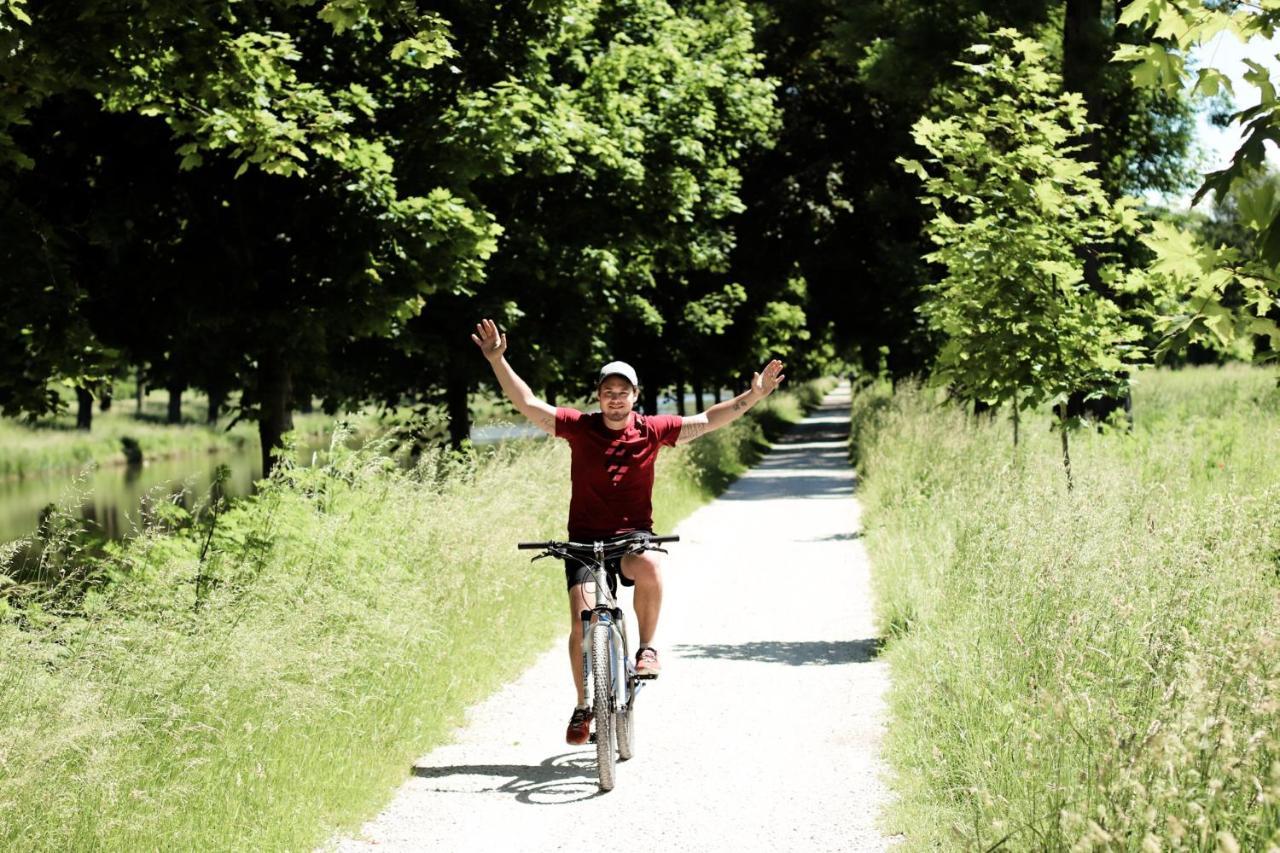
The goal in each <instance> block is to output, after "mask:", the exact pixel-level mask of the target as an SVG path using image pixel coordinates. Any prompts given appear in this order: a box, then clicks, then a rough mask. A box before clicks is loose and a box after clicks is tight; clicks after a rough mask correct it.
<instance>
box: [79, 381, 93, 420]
mask: <svg viewBox="0 0 1280 853" xmlns="http://www.w3.org/2000/svg"><path fill="white" fill-rule="evenodd" d="M76 403H77V407H76V429H83V430H88V429H90V428H91V427H92V426H93V395H92V394H90V393H89V389H88V388H85V387H84V386H81V385H77V386H76Z"/></svg>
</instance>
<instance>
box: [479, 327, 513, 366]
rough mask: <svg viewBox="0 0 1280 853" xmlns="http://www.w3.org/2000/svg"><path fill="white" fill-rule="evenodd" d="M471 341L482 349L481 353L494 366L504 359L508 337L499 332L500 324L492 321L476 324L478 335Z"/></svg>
mask: <svg viewBox="0 0 1280 853" xmlns="http://www.w3.org/2000/svg"><path fill="white" fill-rule="evenodd" d="M471 340H473V341H475V342H476V346H478V347H480V352H482V353H484V357H485V358H487V359H488V360H489V363H490V364H493V363H495V362H497V361H498V359H500V358H502V354H503V353H505V352H506V351H507V336H506V335H504V334H502V332H499V331H498V324H497V323H495V322H493V321H492V320H481V321H480V322H479V323H476V333H475V334H474V335H472V336H471Z"/></svg>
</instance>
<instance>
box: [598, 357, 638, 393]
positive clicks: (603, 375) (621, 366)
mask: <svg viewBox="0 0 1280 853" xmlns="http://www.w3.org/2000/svg"><path fill="white" fill-rule="evenodd" d="M610 376H621V377H622V378H623V379H625V380H627V381H628V382H630V383H631V384H632V385H634V386H636V387H637V388H639V387H640V380H639V379H637V378H636V369H635V368H634V367H632V366H631V365H629V364H627V363H626V362H625V361H611V362H609V363H608V364H606V365H605V366H604V367H602V368H600V378H599V379H597V380H596V385H599V384H600V383H601V382H603V381H605V380H606V379H608V378H609V377H610Z"/></svg>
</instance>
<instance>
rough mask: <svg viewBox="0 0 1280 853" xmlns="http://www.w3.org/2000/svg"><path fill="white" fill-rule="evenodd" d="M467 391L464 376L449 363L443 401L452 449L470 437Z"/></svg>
mask: <svg viewBox="0 0 1280 853" xmlns="http://www.w3.org/2000/svg"><path fill="white" fill-rule="evenodd" d="M467 391H468V388H467V379H466V377H465V376H464V375H462V373H461V371H460V370H458V368H456V367H453V366H452V365H451V366H450V368H449V375H448V376H447V377H446V379H445V389H444V403H445V408H446V409H447V411H448V414H449V444H450V446H452V447H453V449H454V450H457V449H458V448H460V447H462V442H463V441H464V440H466V439H467V438H470V437H471V406H470V404H469V402H468V400H467Z"/></svg>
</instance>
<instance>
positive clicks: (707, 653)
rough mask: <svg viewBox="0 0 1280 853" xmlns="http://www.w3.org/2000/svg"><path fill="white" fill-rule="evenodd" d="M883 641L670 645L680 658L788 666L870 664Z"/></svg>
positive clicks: (760, 641)
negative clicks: (755, 662) (742, 661)
mask: <svg viewBox="0 0 1280 853" xmlns="http://www.w3.org/2000/svg"><path fill="white" fill-rule="evenodd" d="M883 646H884V642H883V641H882V640H879V639H866V640H830V641H827V640H814V641H783V640H758V641H755V642H749V643H704V644H699V645H693V644H684V645H676V646H672V647H671V650H672V651H673V652H675V653H676V654H678V655H679V656H680V657H682V658H717V659H720V660H744V661H757V662H760V663H781V664H787V665H788V666H838V665H840V664H849V663H870V662H871V661H873V660H875V659H876V658H877V657H878V656H879V655H880V650H881V648H883Z"/></svg>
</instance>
